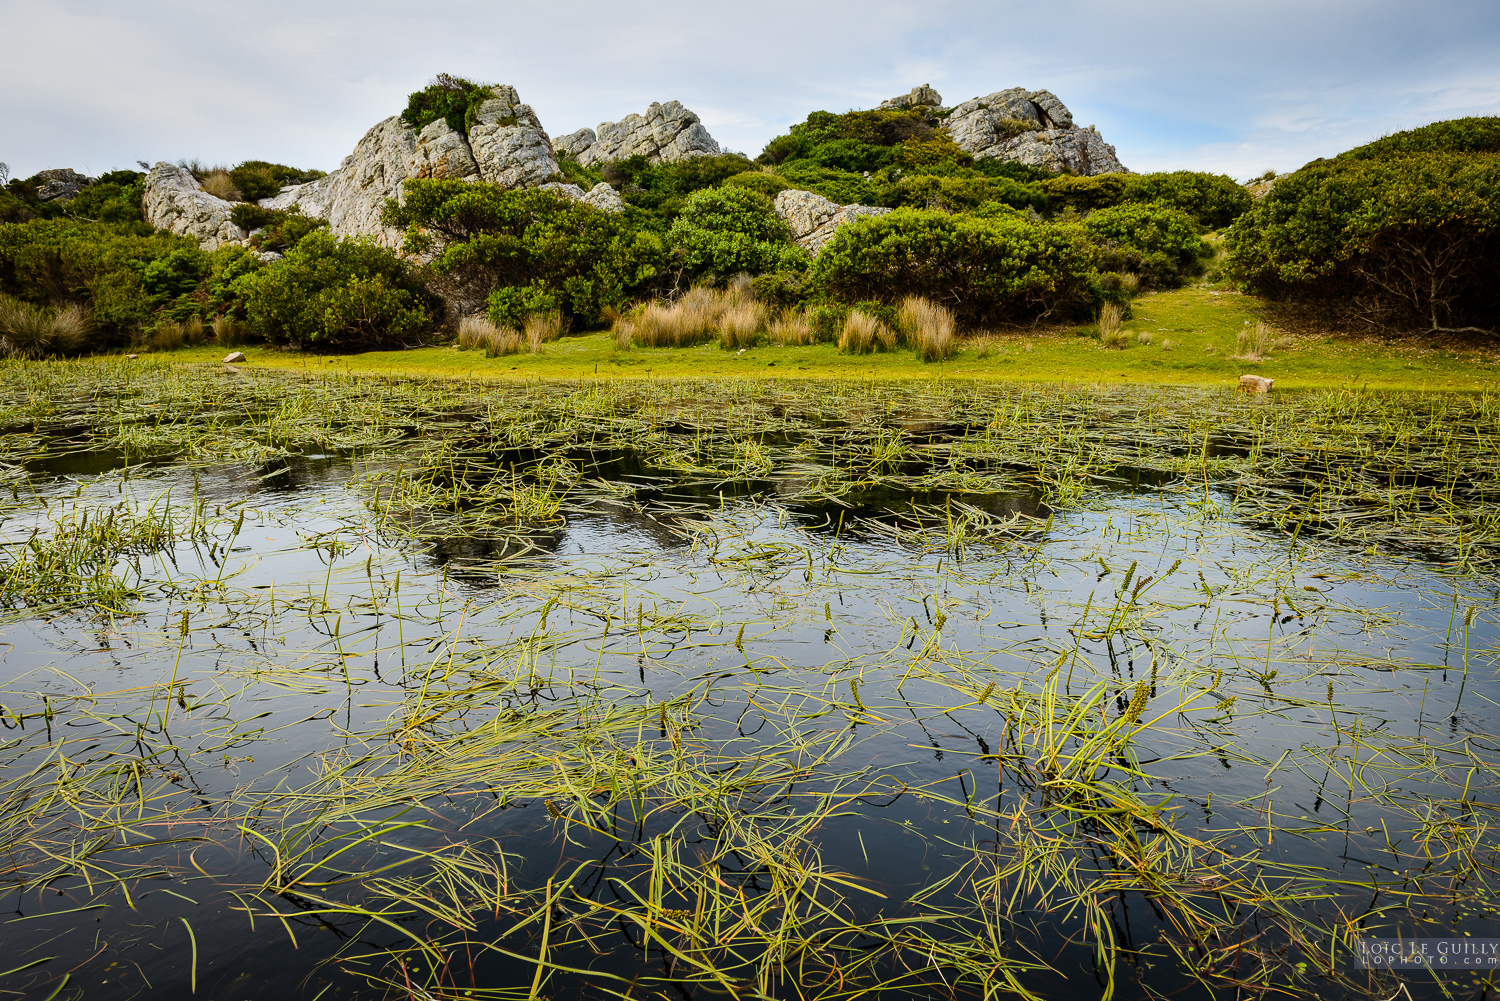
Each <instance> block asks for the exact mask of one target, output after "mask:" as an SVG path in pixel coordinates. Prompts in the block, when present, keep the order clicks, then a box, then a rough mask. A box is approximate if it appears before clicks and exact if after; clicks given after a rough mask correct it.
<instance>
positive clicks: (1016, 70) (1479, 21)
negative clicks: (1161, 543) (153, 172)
mask: <svg viewBox="0 0 1500 1001" xmlns="http://www.w3.org/2000/svg"><path fill="white" fill-rule="evenodd" d="M0 27H3V30H4V36H5V43H4V46H3V48H4V52H5V56H4V58H3V59H0V161H3V162H5V163H8V164H9V165H10V175H11V176H12V177H26V176H29V175H31V174H33V173H35V172H36V171H38V170H41V169H43V168H48V167H72V168H74V169H76V170H79V171H81V172H83V173H86V174H90V175H97V174H99V173H102V172H104V171H106V170H111V169H115V168H120V167H134V166H135V165H136V162H137V161H146V162H155V161H157V160H178V159H182V158H197V159H199V160H201V161H203V162H205V163H209V164H217V163H224V164H233V163H236V162H239V161H241V160H248V159H260V160H271V161H273V162H278V163H286V164H291V165H293V166H297V167H317V168H320V169H323V170H331V169H333V168H335V167H337V166H338V165H339V162H340V161H341V160H342V159H343V157H344V156H346V155H347V154H348V153H349V152H350V151H351V150H352V149H353V148H354V144H355V143H356V142H357V141H358V140H359V138H360V136H362V135H363V134H364V133H365V131H366V130H368V129H369V128H370V127H371V126H372V125H374V124H375V123H376V122H378V121H380V120H381V119H384V118H386V117H388V116H390V115H394V114H398V113H399V112H400V111H401V109H402V108H403V107H405V104H406V95H407V94H408V93H409V92H410V91H412V90H415V89H417V88H420V87H421V86H423V85H424V84H425V83H426V82H427V81H428V80H429V79H430V78H431V77H432V76H433V74H435V73H438V72H449V73H453V74H456V75H459V76H465V77H469V78H470V79H476V80H483V81H486V82H493V83H509V84H512V85H514V86H515V87H516V88H517V89H518V90H519V91H520V94H521V97H522V99H523V100H525V101H526V102H527V103H529V104H530V105H531V106H532V107H533V108H534V109H535V110H536V112H537V114H538V115H539V116H540V118H541V120H542V124H543V126H544V127H545V128H546V129H547V131H548V132H549V133H550V134H552V135H554V136H557V135H563V134H566V133H568V132H572V131H573V130H575V129H578V128H580V127H583V126H588V127H591V128H592V127H595V126H597V124H598V123H599V122H601V121H615V120H618V119H619V118H621V117H623V116H624V115H626V114H629V113H631V112H644V111H645V109H646V106H647V105H648V104H649V103H650V102H651V101H668V100H673V99H675V100H679V101H681V102H682V103H683V104H685V105H687V106H688V107H689V108H691V109H693V110H694V111H696V112H697V113H698V114H699V116H700V117H701V118H702V119H703V122H704V124H705V125H706V126H707V127H708V130H709V131H710V132H711V133H712V134H713V135H714V137H715V138H716V139H718V140H719V142H720V144H721V145H723V146H724V147H725V148H726V149H731V150H739V151H743V152H745V153H748V154H750V155H751V156H754V155H755V154H757V153H758V152H759V151H760V150H761V148H762V147H763V146H764V145H765V143H766V141H767V140H769V139H771V138H772V137H773V136H776V135H779V134H781V133H784V132H785V131H786V130H787V128H788V126H790V125H791V124H793V123H795V122H798V121H801V120H802V119H803V118H804V117H806V115H807V113H808V112H810V111H814V110H820V109H822V110H828V111H847V110H850V109H853V108H871V107H875V106H876V105H878V104H879V103H880V101H881V100H883V99H884V98H887V97H891V96H893V95H895V94H900V93H905V92H906V91H908V90H910V89H911V88H912V87H913V86H915V85H917V84H921V83H930V84H932V85H933V86H934V87H936V88H937V89H938V91H939V92H940V93H941V94H942V95H943V99H944V101H945V102H946V103H948V104H956V103H958V102H960V101H963V100H967V99H968V98H970V97H974V96H977V95H982V94H988V93H991V92H993V91H997V90H1004V89H1006V88H1009V87H1017V86H1019V87H1026V88H1028V89H1032V90H1038V89H1044V88H1045V89H1047V90H1050V91H1052V92H1053V93H1054V94H1056V95H1057V96H1058V97H1059V98H1061V99H1062V101H1063V102H1064V103H1065V104H1066V105H1067V106H1068V107H1069V108H1070V109H1071V110H1072V111H1073V115H1074V119H1075V121H1076V122H1077V123H1078V124H1079V125H1089V124H1093V125H1095V126H1097V128H1098V129H1099V131H1100V132H1101V133H1102V134H1103V136H1104V138H1105V140H1106V141H1108V142H1110V143H1111V144H1113V145H1114V147H1115V149H1116V150H1117V152H1118V154H1119V158H1120V160H1121V161H1122V162H1123V163H1124V164H1125V165H1126V166H1127V167H1129V168H1130V169H1132V170H1135V171H1150V170H1174V169H1194V170H1208V171H1215V172H1220V173H1227V174H1229V175H1230V176H1232V177H1235V178H1237V179H1240V180H1244V179H1246V178H1248V177H1251V176H1254V175H1258V174H1260V173H1262V172H1264V171H1265V170H1268V169H1271V170H1277V171H1287V170H1292V169H1295V168H1296V167H1299V166H1301V165H1302V164H1303V163H1305V162H1307V161H1309V160H1312V159H1315V158H1317V157H1320V156H1330V155H1332V154H1334V153H1337V152H1339V151H1341V150H1344V149H1348V148H1349V147H1351V146H1356V145H1359V144H1360V143H1363V142H1368V141H1369V140H1371V139H1374V138H1377V137H1379V136H1381V135H1385V134H1388V133H1390V132H1393V131H1397V130H1400V129H1406V128H1412V127H1415V126H1418V125H1424V124H1426V123H1428V122H1432V121H1437V120H1441V119H1444V118H1455V117H1460V116H1464V115H1495V114H1500V2H1496V0H1426V2H1422V3H1416V2H1410V0H1408V2H1393V0H1295V2H1288V0H1258V2H1256V3H1237V4H1229V3H1222V2H1213V0H1200V2H1194V3H1189V2H1181V0H1142V2H1134V3H1132V2H1129V0H1046V2H1032V3H1017V2H1011V0H992V2H967V0H965V2H953V0H928V2H925V3H914V2H910V0H903V2H891V0H831V2H819V0H802V2H788V0H761V2H758V3H751V2H746V0H739V2H735V3H720V2H716V0H686V2H685V0H669V2H656V3H641V2H634V3H632V2H626V0H616V2H599V0H565V2H557V0H553V2H550V3H546V2H543V3H535V2H533V3H525V4H521V3H510V2H505V0H489V2H475V0H437V2H429V3H423V2H420V0H404V2H401V3H394V2H388V0H360V2H357V3H355V2H347V0H331V2H325V0H299V2H290V0H241V2H238V3H211V2H210V3H205V2H203V0H195V2H186V0H132V2H131V3H129V4H122V3H119V2H111V3H102V2H92V0H44V2H40V3H38V2H36V0H0Z"/></svg>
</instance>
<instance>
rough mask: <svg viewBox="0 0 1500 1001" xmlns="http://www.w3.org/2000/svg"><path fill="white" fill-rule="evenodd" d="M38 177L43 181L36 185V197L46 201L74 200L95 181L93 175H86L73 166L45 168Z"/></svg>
mask: <svg viewBox="0 0 1500 1001" xmlns="http://www.w3.org/2000/svg"><path fill="white" fill-rule="evenodd" d="M36 177H37V180H39V181H41V182H42V183H40V184H38V185H37V186H36V197H37V199H38V200H39V201H44V202H66V201H72V200H73V198H75V197H77V195H78V193H79V192H80V191H82V190H83V189H84V188H86V187H88V186H89V185H90V184H93V183H94V179H93V178H92V177H86V176H84V175H83V174H80V173H78V172H77V171H76V170H74V169H73V168H71V167H58V168H56V169H55V170H43V171H40V172H39V173H38V174H37V175H36Z"/></svg>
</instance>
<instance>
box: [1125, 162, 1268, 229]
mask: <svg viewBox="0 0 1500 1001" xmlns="http://www.w3.org/2000/svg"><path fill="white" fill-rule="evenodd" d="M1122 200H1123V201H1126V202H1162V203H1164V204H1166V205H1171V206H1172V207H1173V208H1176V209H1180V210H1182V211H1183V212H1186V213H1187V214H1188V215H1190V216H1192V217H1193V218H1194V219H1195V220H1197V222H1198V224H1199V225H1201V226H1204V227H1206V228H1208V229H1222V228H1223V227H1225V226H1228V225H1229V224H1230V223H1232V222H1234V221H1235V220H1236V219H1238V218H1239V217H1240V216H1242V215H1244V214H1245V213H1246V212H1248V211H1249V210H1250V206H1252V205H1254V204H1255V198H1254V197H1253V196H1252V195H1251V194H1250V192H1249V191H1247V190H1245V187H1244V185H1242V184H1240V183H1239V182H1237V181H1236V180H1235V179H1234V178H1232V177H1226V176H1225V175H1223V174H1205V173H1203V172H1201V171H1196V170H1174V171H1171V172H1170V173H1159V174H1127V175H1126V181H1125V192H1124V196H1123V199H1122Z"/></svg>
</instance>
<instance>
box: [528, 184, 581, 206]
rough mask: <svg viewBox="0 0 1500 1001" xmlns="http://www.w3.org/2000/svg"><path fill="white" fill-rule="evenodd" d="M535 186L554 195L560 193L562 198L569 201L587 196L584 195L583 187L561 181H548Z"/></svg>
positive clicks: (579, 199)
mask: <svg viewBox="0 0 1500 1001" xmlns="http://www.w3.org/2000/svg"><path fill="white" fill-rule="evenodd" d="M537 187H539V188H541V189H542V190H543V191H550V192H552V193H553V194H555V195H562V196H563V197H564V198H566V199H568V200H570V201H575V202H581V201H583V200H584V198H585V197H587V196H586V195H584V193H583V189H582V188H580V187H579V186H578V185H576V184H564V183H563V182H561V181H550V182H548V183H546V184H538V185H537Z"/></svg>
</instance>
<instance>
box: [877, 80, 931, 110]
mask: <svg viewBox="0 0 1500 1001" xmlns="http://www.w3.org/2000/svg"><path fill="white" fill-rule="evenodd" d="M880 106H881V107H882V108H940V107H942V106H943V95H941V94H939V93H938V92H937V91H935V90H933V89H932V84H930V83H924V84H922V85H921V86H920V87H913V88H912V89H911V93H909V94H900V95H898V96H896V97H893V98H891V99H890V100H888V101H881V102H880Z"/></svg>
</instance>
